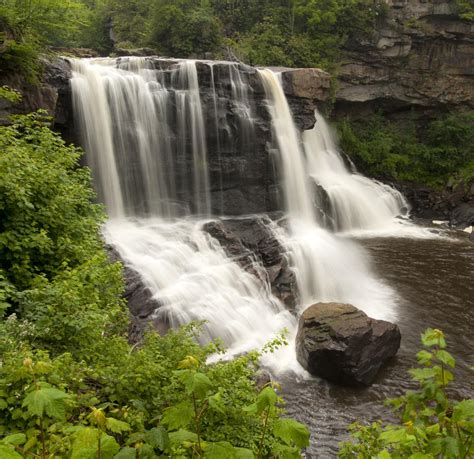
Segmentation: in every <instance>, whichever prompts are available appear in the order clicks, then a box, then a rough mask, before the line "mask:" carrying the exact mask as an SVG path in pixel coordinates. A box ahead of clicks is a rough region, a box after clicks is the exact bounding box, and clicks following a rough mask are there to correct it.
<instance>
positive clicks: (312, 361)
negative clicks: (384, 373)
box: [296, 303, 401, 386]
mask: <svg viewBox="0 0 474 459" xmlns="http://www.w3.org/2000/svg"><path fill="white" fill-rule="evenodd" d="M400 340H401V336H400V330H399V328H398V326H397V325H395V324H392V323H390V322H386V321H384V320H375V319H371V318H370V317H368V316H367V315H366V314H365V313H364V312H362V311H360V310H359V309H357V308H356V307H354V306H352V305H350V304H341V303H317V304H314V305H313V306H310V307H309V308H308V309H306V310H305V311H304V313H303V314H302V316H301V317H300V321H299V326H298V334H297V337H296V355H297V359H298V362H299V363H300V364H301V365H302V366H303V367H304V368H305V369H306V370H308V371H309V372H310V373H311V374H313V375H316V376H320V377H322V378H324V379H327V380H329V381H331V382H334V383H337V384H343V385H348V386H368V385H370V384H371V383H372V382H373V381H374V379H375V377H376V375H377V372H378V371H379V369H380V368H381V367H382V365H383V364H384V363H385V362H386V361H387V360H388V359H390V358H391V357H393V356H394V355H395V354H396V353H397V351H398V348H399V347H400Z"/></svg>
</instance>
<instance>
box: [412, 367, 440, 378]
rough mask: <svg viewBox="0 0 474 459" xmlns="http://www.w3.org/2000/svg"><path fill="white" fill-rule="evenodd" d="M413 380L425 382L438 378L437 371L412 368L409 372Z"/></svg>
mask: <svg viewBox="0 0 474 459" xmlns="http://www.w3.org/2000/svg"><path fill="white" fill-rule="evenodd" d="M408 372H409V373H410V374H411V376H412V378H413V379H414V380H416V381H425V380H426V379H431V378H434V377H435V376H436V370H435V369H434V368H412V369H411V370H408Z"/></svg>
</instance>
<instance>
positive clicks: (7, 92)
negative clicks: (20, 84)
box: [0, 86, 21, 103]
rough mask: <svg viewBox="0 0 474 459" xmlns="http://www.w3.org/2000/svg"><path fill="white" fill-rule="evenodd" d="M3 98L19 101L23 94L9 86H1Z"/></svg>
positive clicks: (0, 97) (0, 94)
mask: <svg viewBox="0 0 474 459" xmlns="http://www.w3.org/2000/svg"><path fill="white" fill-rule="evenodd" d="M2 99H3V100H7V101H8V102H12V103H15V102H19V101H20V100H21V94H20V93H19V92H18V91H16V90H14V89H11V88H9V87H8V86H0V100H2Z"/></svg>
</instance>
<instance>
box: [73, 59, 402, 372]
mask: <svg viewBox="0 0 474 459" xmlns="http://www.w3.org/2000/svg"><path fill="white" fill-rule="evenodd" d="M72 67H73V78H72V82H71V84H72V91H73V100H74V108H75V119H76V123H77V124H78V126H79V127H80V132H81V142H82V144H83V145H84V148H85V150H86V153H87V162H88V164H89V165H90V167H91V168H92V171H93V175H94V183H95V186H96V189H97V191H98V195H99V198H100V199H101V200H102V201H103V202H104V203H105V205H106V207H107V211H108V213H109V216H110V220H109V222H108V223H107V225H106V227H105V230H104V233H105V237H106V239H107V242H109V243H110V244H111V245H113V246H114V247H115V249H116V250H117V251H118V252H119V253H120V256H121V257H122V259H123V260H124V261H125V263H126V264H127V265H128V266H129V268H131V269H133V270H134V271H135V272H137V273H138V274H139V275H140V277H141V279H142V281H143V282H144V284H145V285H146V287H147V289H148V291H149V293H150V295H151V298H152V300H153V301H154V304H155V308H154V309H155V311H154V313H153V318H154V319H155V320H158V321H162V322H165V323H167V324H169V325H171V326H177V325H179V324H183V323H187V322H189V321H191V320H206V321H207V323H206V324H205V326H204V330H205V331H204V336H203V339H205V340H207V339H210V338H215V337H221V338H222V339H223V340H224V342H225V343H226V345H227V346H228V347H229V348H230V352H231V353H237V352H242V351H245V350H248V349H251V348H254V347H256V346H260V345H262V344H263V343H265V342H266V341H268V339H270V338H271V337H272V336H274V335H275V334H277V333H278V332H279V331H280V330H281V329H282V328H284V327H286V328H287V329H289V331H290V335H291V334H292V333H294V328H295V327H294V325H295V318H294V316H292V315H291V314H290V313H289V312H288V311H287V310H286V309H285V307H284V305H283V304H282V302H281V301H280V300H279V299H277V297H276V296H275V295H274V294H273V293H272V288H271V286H270V281H271V279H270V277H271V274H269V272H268V270H265V269H263V266H262V264H261V263H260V262H259V260H258V259H257V258H256V257H254V258H253V261H251V262H250V264H251V266H250V268H249V267H248V266H247V267H246V269H244V268H243V267H242V265H241V264H239V263H238V262H237V260H236V259H233V258H232V257H229V254H228V253H226V252H225V251H224V250H223V248H222V247H221V245H220V244H219V242H218V241H217V240H216V239H214V238H213V237H211V236H210V235H209V234H208V233H207V232H204V231H203V230H202V229H203V224H204V223H205V222H208V221H210V220H212V219H213V218H215V217H212V215H213V214H214V215H215V214H222V213H225V212H226V208H229V201H228V196H227V195H226V187H227V184H228V183H229V179H228V175H229V174H228V171H227V170H226V167H227V164H228V163H229V162H232V161H234V160H235V156H237V157H238V158H239V159H240V161H241V162H242V165H241V167H242V168H243V169H244V171H245V172H246V170H248V168H249V165H250V167H252V165H253V166H255V164H262V163H263V164H264V167H262V168H261V169H259V170H252V171H250V170H249V174H250V175H253V178H254V180H255V183H258V182H259V181H265V180H266V179H267V178H268V176H269V175H268V174H269V172H268V169H270V170H271V174H272V176H273V177H274V179H273V181H272V182H271V183H272V185H273V186H274V187H275V191H274V195H275V206H274V208H275V209H281V210H283V211H284V212H285V214H284V217H283V218H282V219H280V222H281V225H277V224H275V223H265V225H266V226H267V227H268V231H269V232H271V233H272V234H273V235H274V236H275V237H276V238H277V239H278V240H279V241H280V242H281V245H282V247H283V248H284V250H286V254H284V256H287V257H288V258H289V260H290V262H289V263H290V265H291V266H292V268H293V270H294V272H295V275H296V282H297V285H298V307H297V308H296V309H297V310H302V309H304V308H305V307H306V306H307V305H308V304H310V303H311V302H314V301H321V300H326V301H343V302H351V303H353V304H355V305H358V306H360V307H362V308H364V309H365V310H366V311H367V312H368V313H369V314H371V315H372V316H374V317H382V318H383V317H385V318H387V317H388V318H392V319H393V318H395V317H396V312H395V311H394V310H393V308H392V306H393V301H392V296H393V292H392V291H391V289H390V288H388V287H387V286H386V285H384V284H382V283H381V282H379V281H378V280H377V279H376V278H375V277H374V276H373V274H372V273H371V271H370V267H369V265H368V262H367V260H366V257H365V254H364V252H363V251H362V250H361V249H360V248H359V247H358V246H357V245H356V244H355V243H354V242H352V241H350V240H348V239H347V238H345V237H344V236H341V235H338V234H334V233H331V232H330V231H329V230H337V231H350V230H353V229H361V228H368V229H374V228H383V227H384V226H389V225H392V224H393V220H394V219H395V218H396V217H397V216H398V215H401V214H403V213H405V212H406V210H407V209H406V203H405V201H404V199H403V197H402V196H401V195H400V194H399V193H398V192H397V191H395V190H393V189H391V188H390V187H388V186H385V185H382V184H380V183H377V182H374V181H371V180H369V179H367V178H365V177H362V176H360V175H358V174H356V173H354V172H351V171H349V170H348V169H347V168H346V166H345V164H344V162H343V159H342V158H341V156H340V155H339V154H338V152H337V150H336V147H335V145H334V143H333V140H332V139H331V135H330V132H329V130H328V127H327V125H326V123H325V121H324V119H323V118H322V117H321V116H320V115H319V113H317V112H316V113H314V114H313V116H314V117H315V120H316V124H315V125H314V127H312V126H311V125H310V126H306V127H309V128H312V129H311V130H309V131H308V130H307V131H304V133H303V134H302V131H301V123H300V125H299V126H297V125H296V124H295V119H296V117H295V116H294V112H293V113H292V110H291V108H290V104H289V100H288V96H287V95H286V94H285V92H284V90H283V88H284V84H285V81H284V75H283V76H282V74H279V73H275V72H273V71H271V70H258V71H256V70H255V69H251V68H247V67H244V66H240V65H238V64H235V63H226V62H219V63H214V62H199V61H189V60H183V61H173V60H150V59H146V58H126V59H94V60H77V61H74V62H73V63H72ZM203 69H204V70H203ZM203 75H205V77H203ZM203 81H204V83H203ZM204 84H205V85H207V90H204V88H203V86H204ZM262 136H263V138H264V139H265V145H264V149H263V151H264V152H265V157H264V158H260V157H258V156H260V155H262V149H261V148H260V149H259V148H258V146H259V145H260V146H261V141H262ZM252 154H253V155H254V156H257V158H255V157H254V158H252V160H247V161H244V159H245V158H246V157H247V158H248V157H251V155H252ZM253 168H254V169H255V167H253ZM251 190H252V188H251V187H250V188H246V189H245V191H244V192H245V193H246V192H251ZM256 190H261V188H260V189H259V188H256ZM234 191H235V190H234ZM267 192H268V190H267ZM246 199H251V196H250V198H249V196H247V198H246ZM255 199H256V200H257V201H258V199H259V197H257V196H256V197H255ZM226 200H227V202H226ZM239 205H240V204H239ZM257 207H258V206H257ZM254 209H255V207H253V206H252V205H250V206H249V208H247V209H246V208H245V207H244V208H239V209H238V210H237V211H235V208H234V209H233V210H234V212H231V213H238V214H242V215H244V214H250V213H254ZM265 210H266V209H265V208H264V209H259V211H260V212H265ZM270 210H273V209H270ZM224 222H225V220H224ZM251 259H252V257H251ZM292 352H293V351H292V349H291V348H290V349H289V350H287V351H285V352H284V356H283V354H280V356H279V357H278V358H277V359H273V364H272V366H273V367H274V368H275V367H277V368H278V369H280V370H282V369H284V368H285V367H286V366H289V367H291V366H294V364H292V363H291V362H292V361H293V360H294V359H293V358H292Z"/></svg>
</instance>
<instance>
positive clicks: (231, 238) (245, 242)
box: [203, 216, 297, 310]
mask: <svg viewBox="0 0 474 459" xmlns="http://www.w3.org/2000/svg"><path fill="white" fill-rule="evenodd" d="M272 224H274V223H272V221H271V220H270V219H269V218H268V217H253V216H251V217H244V218H239V219H222V220H215V221H212V222H208V223H206V224H205V225H204V226H203V230H204V231H206V232H207V233H209V234H210V235H211V236H212V237H213V238H215V239H217V241H219V243H220V245H221V246H222V248H223V249H224V250H225V252H226V253H227V255H228V256H230V257H231V258H232V259H233V260H235V261H236V262H238V263H239V264H240V265H241V266H242V267H243V268H244V269H245V270H247V271H248V272H250V273H251V274H253V275H255V276H256V277H258V278H261V277H262V274H263V276H265V277H266V278H267V279H268V280H269V282H270V285H271V288H272V293H273V294H274V295H275V296H276V297H277V298H279V299H280V300H281V301H282V302H283V304H284V305H285V306H286V307H287V308H288V309H289V310H294V308H295V306H296V296H297V293H296V280H295V275H294V273H293V271H292V270H291V268H290V266H289V263H288V258H287V254H286V251H285V249H284V247H282V245H281V244H280V242H279V241H278V239H277V238H276V237H275V235H274V233H273V232H272V230H271V229H270V225H272ZM255 261H257V262H258V264H257V265H256V264H255ZM258 266H261V267H263V269H264V272H263V273H262V272H261V271H260V270H259V269H258Z"/></svg>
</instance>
